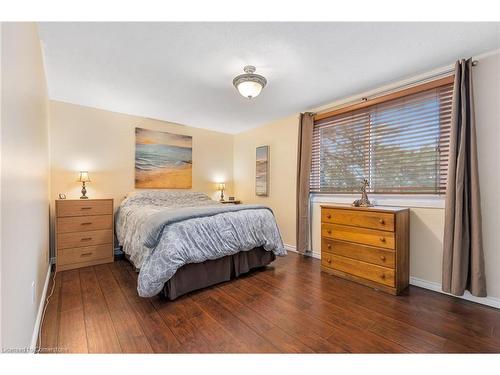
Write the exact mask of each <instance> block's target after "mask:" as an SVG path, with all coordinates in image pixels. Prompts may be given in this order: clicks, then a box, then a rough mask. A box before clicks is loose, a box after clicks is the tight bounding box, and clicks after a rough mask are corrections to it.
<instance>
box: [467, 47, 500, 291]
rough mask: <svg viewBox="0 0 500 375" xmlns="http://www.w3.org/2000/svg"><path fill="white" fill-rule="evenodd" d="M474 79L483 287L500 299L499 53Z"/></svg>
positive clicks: (484, 63)
mask: <svg viewBox="0 0 500 375" xmlns="http://www.w3.org/2000/svg"><path fill="white" fill-rule="evenodd" d="M473 79H474V99H475V105H476V129H477V139H478V154H479V155H478V158H479V180H480V185H481V208H482V214H483V240H484V243H483V246H484V257H485V261H486V264H485V266H486V287H487V291H488V295H490V296H494V297H497V298H500V272H499V268H500V218H499V215H500V152H499V145H500V52H497V53H496V54H494V55H492V56H489V57H486V58H483V59H480V60H479V64H478V65H477V66H476V67H475V68H474V75H473Z"/></svg>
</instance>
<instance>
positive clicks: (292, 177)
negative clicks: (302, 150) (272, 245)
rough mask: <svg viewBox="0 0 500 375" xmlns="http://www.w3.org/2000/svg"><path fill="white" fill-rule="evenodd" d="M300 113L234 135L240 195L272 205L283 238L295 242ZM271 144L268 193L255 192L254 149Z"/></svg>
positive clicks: (237, 181)
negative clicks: (257, 194)
mask: <svg viewBox="0 0 500 375" xmlns="http://www.w3.org/2000/svg"><path fill="white" fill-rule="evenodd" d="M297 124H298V116H297V115H294V116H290V117H287V118H284V119H282V120H279V121H275V122H272V123H270V124H267V125H265V126H262V127H260V128H257V129H252V130H249V131H247V132H244V133H240V134H237V135H235V136H234V154H233V155H234V183H235V191H236V196H237V198H238V199H241V200H242V201H243V202H245V203H258V204H265V205H267V206H269V207H272V208H273V211H274V214H275V216H276V220H277V222H278V225H279V227H280V230H281V235H282V237H283V241H284V243H285V244H287V245H291V246H295V216H296V208H295V207H296V204H295V201H296V197H295V185H296V181H297V139H298V127H297ZM266 145H267V146H269V153H270V155H269V166H270V174H269V178H270V181H269V195H268V196H267V197H262V196H259V197H258V196H256V195H255V149H256V147H258V146H266Z"/></svg>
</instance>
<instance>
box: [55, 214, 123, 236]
mask: <svg viewBox="0 0 500 375" xmlns="http://www.w3.org/2000/svg"><path fill="white" fill-rule="evenodd" d="M98 229H113V216H111V215H95V216H73V217H61V218H58V219H57V233H69V232H81V231H89V230H98Z"/></svg>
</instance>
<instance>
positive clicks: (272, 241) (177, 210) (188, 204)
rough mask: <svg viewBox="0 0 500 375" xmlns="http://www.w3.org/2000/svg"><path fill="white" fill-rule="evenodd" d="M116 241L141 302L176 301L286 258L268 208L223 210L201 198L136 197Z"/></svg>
mask: <svg viewBox="0 0 500 375" xmlns="http://www.w3.org/2000/svg"><path fill="white" fill-rule="evenodd" d="M115 223H116V227H115V229H116V235H117V238H118V241H119V244H120V246H121V247H122V249H123V251H124V253H125V255H126V257H127V259H128V260H129V261H130V262H131V263H132V264H133V265H134V267H135V268H136V269H138V270H139V277H138V283H137V291H138V293H139V295H140V296H141V297H152V296H155V295H157V294H160V293H163V294H164V295H165V296H166V297H167V298H168V299H171V300H173V299H175V298H177V297H179V296H181V295H183V294H185V293H188V292H191V291H193V290H197V289H201V288H204V287H208V286H211V285H214V284H217V283H220V282H223V281H228V280H230V279H232V278H234V277H238V276H239V275H241V274H244V273H246V272H249V271H250V270H252V269H254V268H258V267H262V266H265V265H268V264H270V263H271V262H272V261H274V260H275V257H276V256H284V255H286V250H285V248H284V246H283V242H282V239H281V235H280V232H279V229H278V225H277V223H276V220H275V218H274V215H273V212H272V210H271V209H270V208H268V207H265V206H262V205H224V204H221V203H219V202H217V201H214V200H212V199H210V198H209V197H208V196H207V195H206V194H204V193H197V192H172V191H156V190H148V191H140V192H134V193H131V194H129V195H128V196H127V197H126V198H125V200H123V202H122V203H121V204H120V207H119V208H118V211H117V214H116V220H115Z"/></svg>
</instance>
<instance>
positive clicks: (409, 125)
mask: <svg viewBox="0 0 500 375" xmlns="http://www.w3.org/2000/svg"><path fill="white" fill-rule="evenodd" d="M452 95H453V85H452V84H446V85H444V86H440V87H437V88H432V89H429V90H426V91H422V92H418V93H415V94H412V95H408V96H404V97H401V98H398V99H393V100H389V101H385V102H383V103H379V104H375V105H373V106H369V107H366V108H362V109H359V110H355V111H352V112H347V113H342V114H339V115H335V116H332V117H327V118H324V119H321V120H319V121H315V123H314V132H313V147H312V168H311V180H310V181H311V182H310V189H311V192H313V193H352V192H358V191H359V189H360V185H361V181H362V180H363V179H364V178H367V179H368V181H369V183H370V188H369V191H370V192H372V193H386V194H387V193H395V194H401V193H413V194H444V193H445V190H446V177H447V171H448V151H449V134H450V122H451V100H452Z"/></svg>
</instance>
